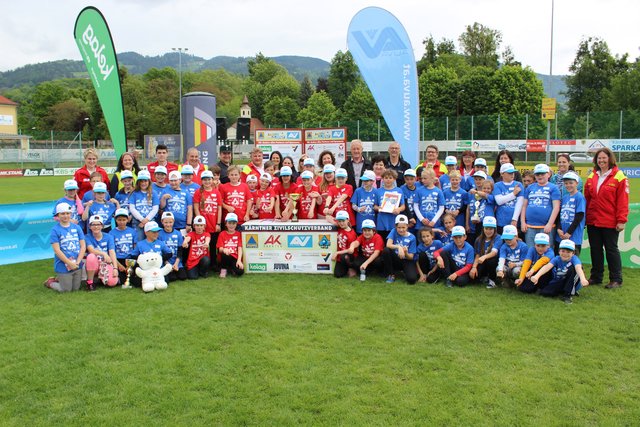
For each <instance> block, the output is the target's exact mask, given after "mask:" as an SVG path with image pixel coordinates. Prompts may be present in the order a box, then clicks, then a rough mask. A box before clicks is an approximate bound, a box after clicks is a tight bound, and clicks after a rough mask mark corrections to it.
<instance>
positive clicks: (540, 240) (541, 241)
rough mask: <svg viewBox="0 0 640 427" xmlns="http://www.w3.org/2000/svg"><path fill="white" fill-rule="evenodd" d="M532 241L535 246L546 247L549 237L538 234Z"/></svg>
mask: <svg viewBox="0 0 640 427" xmlns="http://www.w3.org/2000/svg"><path fill="white" fill-rule="evenodd" d="M533 241H534V243H535V244H536V245H548V244H549V235H548V234H545V233H538V234H536V236H535V237H534V238H533Z"/></svg>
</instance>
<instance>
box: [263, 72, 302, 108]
mask: <svg viewBox="0 0 640 427" xmlns="http://www.w3.org/2000/svg"><path fill="white" fill-rule="evenodd" d="M264 96H265V98H266V99H272V98H275V97H287V98H291V99H294V100H296V101H297V100H298V99H299V98H300V83H298V81H297V80H296V79H294V78H293V77H292V76H291V75H290V74H289V73H285V74H278V75H276V76H274V77H273V78H272V79H271V80H269V81H268V82H267V83H265V84H264Z"/></svg>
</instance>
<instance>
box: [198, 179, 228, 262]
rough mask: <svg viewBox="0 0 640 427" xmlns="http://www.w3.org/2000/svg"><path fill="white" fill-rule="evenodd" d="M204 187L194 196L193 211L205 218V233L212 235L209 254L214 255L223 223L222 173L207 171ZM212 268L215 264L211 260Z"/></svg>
mask: <svg viewBox="0 0 640 427" xmlns="http://www.w3.org/2000/svg"><path fill="white" fill-rule="evenodd" d="M200 182H201V183H202V186H201V187H200V188H199V189H197V190H196V191H195V193H194V194H193V211H194V213H195V214H196V216H197V215H200V216H203V217H204V219H205V221H206V222H207V225H206V227H205V231H206V232H207V233H209V234H210V235H211V241H210V242H209V253H210V254H212V253H214V252H215V249H216V242H217V241H218V234H219V233H220V223H221V222H222V195H221V194H220V190H218V188H217V185H219V184H220V172H219V171H214V170H206V171H203V172H202V175H200ZM211 263H212V267H213V264H215V262H214V260H213V259H212V260H211Z"/></svg>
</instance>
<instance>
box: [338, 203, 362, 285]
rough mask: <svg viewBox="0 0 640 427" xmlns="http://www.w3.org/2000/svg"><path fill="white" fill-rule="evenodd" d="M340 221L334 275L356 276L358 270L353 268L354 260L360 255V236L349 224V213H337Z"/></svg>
mask: <svg viewBox="0 0 640 427" xmlns="http://www.w3.org/2000/svg"><path fill="white" fill-rule="evenodd" d="M336 222H337V223H338V237H337V249H338V250H337V251H336V253H335V254H333V257H332V259H333V261H335V263H336V265H335V267H334V269H333V276H334V277H337V278H340V277H344V276H345V275H347V274H348V275H349V277H356V275H357V273H356V270H355V269H354V268H353V261H354V259H355V257H356V256H358V250H357V249H356V248H357V247H358V244H357V242H356V240H357V239H358V236H357V235H356V232H355V231H354V230H353V228H351V224H349V214H348V213H347V212H346V211H338V212H337V213H336Z"/></svg>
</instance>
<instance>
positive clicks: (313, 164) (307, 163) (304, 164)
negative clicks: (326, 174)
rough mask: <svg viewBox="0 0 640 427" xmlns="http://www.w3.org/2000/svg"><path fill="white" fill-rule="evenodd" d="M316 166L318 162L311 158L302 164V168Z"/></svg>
mask: <svg viewBox="0 0 640 427" xmlns="http://www.w3.org/2000/svg"><path fill="white" fill-rule="evenodd" d="M315 165H316V161H315V160H313V159H312V158H311V157H307V158H306V159H304V162H303V163H302V166H315Z"/></svg>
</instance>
